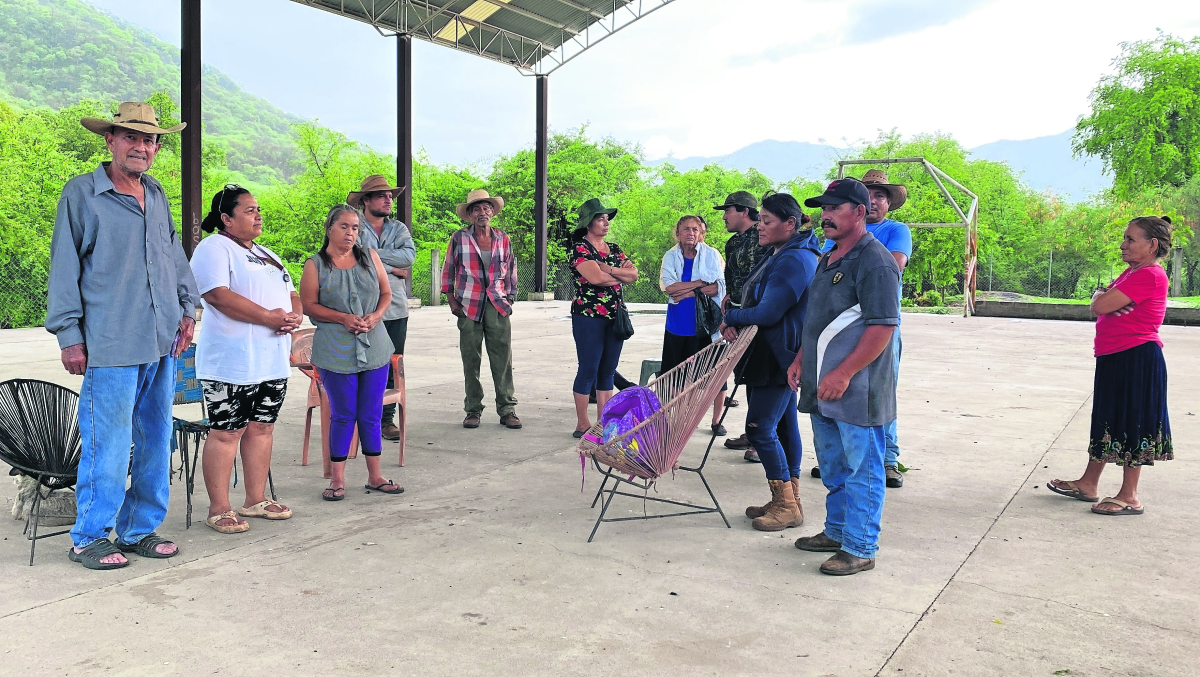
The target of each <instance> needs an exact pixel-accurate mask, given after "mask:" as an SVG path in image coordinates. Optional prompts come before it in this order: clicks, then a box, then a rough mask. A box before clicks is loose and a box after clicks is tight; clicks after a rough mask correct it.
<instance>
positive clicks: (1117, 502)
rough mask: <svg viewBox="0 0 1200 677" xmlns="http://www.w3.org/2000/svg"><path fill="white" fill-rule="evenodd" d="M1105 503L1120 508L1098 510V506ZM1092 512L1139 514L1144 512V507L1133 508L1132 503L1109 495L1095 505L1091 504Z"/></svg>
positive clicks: (1102, 513) (1101, 513) (1098, 513)
mask: <svg viewBox="0 0 1200 677" xmlns="http://www.w3.org/2000/svg"><path fill="white" fill-rule="evenodd" d="M1105 503H1108V504H1111V505H1115V506H1119V507H1120V508H1121V509H1120V510H1100V509H1099V506H1101V505H1104V504H1105ZM1092 512H1094V513H1096V514H1097V515H1140V514H1142V513H1144V512H1146V509H1145V508H1135V507H1133V506H1132V505H1129V504H1128V503H1126V502H1125V501H1122V500H1120V499H1117V498H1112V497H1111V496H1110V497H1108V498H1106V499H1104V500H1103V501H1100V502H1099V503H1097V504H1096V505H1093V506H1092Z"/></svg>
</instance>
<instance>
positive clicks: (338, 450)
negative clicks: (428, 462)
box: [321, 364, 390, 463]
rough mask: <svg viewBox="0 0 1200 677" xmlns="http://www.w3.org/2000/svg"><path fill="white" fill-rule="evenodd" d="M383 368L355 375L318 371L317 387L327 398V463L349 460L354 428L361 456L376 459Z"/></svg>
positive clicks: (384, 380)
mask: <svg viewBox="0 0 1200 677" xmlns="http://www.w3.org/2000/svg"><path fill="white" fill-rule="evenodd" d="M389 369H390V367H389V366H388V365H386V364H385V365H384V366H382V367H380V368H378V369H372V370H370V371H360V372H358V373H357V374H338V373H336V372H332V371H327V370H325V369H322V370H321V384H322V385H323V386H325V392H326V393H328V394H329V419H330V421H329V460H330V461H333V462H334V463H341V462H342V461H345V460H346V458H347V457H348V456H350V440H351V439H352V438H353V437H354V424H355V423H357V424H358V441H359V442H360V443H361V444H362V449H363V456H378V455H379V454H380V450H381V449H382V448H383V439H382V438H381V437H380V433H379V420H380V417H381V416H382V415H383V391H384V389H385V388H386V387H387V379H388V370H389Z"/></svg>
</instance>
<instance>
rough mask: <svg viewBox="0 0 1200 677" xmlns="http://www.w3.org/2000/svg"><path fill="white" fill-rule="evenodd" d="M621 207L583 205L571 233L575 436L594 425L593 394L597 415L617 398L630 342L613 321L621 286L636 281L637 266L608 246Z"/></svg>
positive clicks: (597, 203) (594, 202)
mask: <svg viewBox="0 0 1200 677" xmlns="http://www.w3.org/2000/svg"><path fill="white" fill-rule="evenodd" d="M616 215H617V210H616V209H608V208H605V207H604V205H602V204H601V203H600V200H599V199H597V198H592V199H590V200H588V201H587V202H585V203H583V206H581V207H580V208H579V220H578V222H577V223H576V228H575V231H574V232H573V233H572V234H571V239H572V240H573V242H572V249H571V253H570V261H571V269H572V270H573V271H574V272H575V276H574V281H575V300H574V301H572V302H571V333H572V334H573V335H574V337H575V353H576V355H577V356H578V357H579V368H578V370H577V371H576V372H575V384H574V385H573V386H572V388H571V390H572V391H573V394H574V396H575V418H576V422H575V433H574V435H575V437H576V438H580V437H583V433H585V432H587V429H588V428H590V427H592V423H591V421H590V420H589V419H588V395H589V394H590V393H591V391H592V387H593V386H595V389H596V415H597V418H599V414H600V412H602V411H604V405H605V404H606V403H607V402H608V399H609V398H610V397H612V394H613V374H614V373H615V372H616V370H617V362H618V361H620V359H621V348H622V347H623V345H624V343H623V341H621V340H620V339H618V338H616V337H615V336H614V335H613V318H614V317H616V314H617V306H618V305H620V302H621V285H622V284H625V283H629V282H635V281H636V280H637V278H638V271H637V268H635V267H634V265H633V262H632V261H630V260H629V257H627V256H625V253H624V252H622V251H621V248H620V247H618V246H617V245H615V244H613V243H611V242H605V241H604V236H605V235H608V222H609V220H610V219H612V218H614V217H616Z"/></svg>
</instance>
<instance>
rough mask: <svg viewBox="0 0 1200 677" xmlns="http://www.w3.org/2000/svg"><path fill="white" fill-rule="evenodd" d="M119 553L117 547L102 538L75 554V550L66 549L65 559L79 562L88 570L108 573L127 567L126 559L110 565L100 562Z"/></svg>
mask: <svg viewBox="0 0 1200 677" xmlns="http://www.w3.org/2000/svg"><path fill="white" fill-rule="evenodd" d="M119 552H121V551H120V550H118V549H117V546H115V545H113V544H112V541H110V540H108V539H107V538H104V539H101V540H99V541H94V542H93V543H91V544H90V545H88V546H87V547H86V548H84V549H83V550H80V551H79V552H75V548H70V549H68V550H67V558H68V559H70V560H71V561H72V562H79V563H80V564H82V565H83V566H85V567H87V568H88V569H95V570H97V571H108V570H109V569H120V568H121V567H127V566H129V560H128V559H126V560H125V561H124V562H115V563H112V564H109V563H108V562H101V561H100V560H101V559H103V558H105V557H108V556H109V555H115V554H117V553H119Z"/></svg>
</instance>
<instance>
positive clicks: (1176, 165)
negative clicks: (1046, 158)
mask: <svg viewBox="0 0 1200 677" xmlns="http://www.w3.org/2000/svg"><path fill="white" fill-rule="evenodd" d="M1113 65H1114V67H1115V70H1116V72H1115V73H1114V74H1112V75H1106V76H1104V77H1103V78H1101V79H1100V82H1099V84H1098V85H1097V86H1096V88H1095V89H1094V90H1093V91H1092V110H1091V114H1089V115H1088V116H1087V117H1084V118H1083V119H1082V120H1080V121H1079V124H1078V125H1076V127H1075V138H1074V144H1073V145H1074V150H1075V153H1076V155H1079V154H1083V153H1086V154H1088V155H1094V156H1097V157H1099V158H1100V159H1101V160H1102V161H1103V162H1104V166H1105V168H1106V169H1110V170H1112V172H1113V176H1114V182H1113V188H1114V189H1115V191H1116V192H1117V195H1118V196H1119V197H1121V198H1126V199H1128V198H1130V197H1133V196H1135V195H1137V194H1139V193H1140V192H1142V191H1143V190H1145V189H1147V188H1156V187H1159V186H1175V187H1179V186H1182V185H1184V184H1185V183H1187V182H1188V180H1189V179H1190V178H1191V177H1193V176H1195V175H1196V174H1197V173H1198V172H1200V37H1197V38H1192V39H1191V40H1180V39H1177V38H1174V37H1172V36H1170V35H1166V34H1163V33H1161V32H1160V33H1159V35H1158V37H1157V38H1155V39H1153V40H1144V41H1138V42H1127V43H1123V44H1122V45H1121V53H1120V55H1119V56H1118V57H1117V58H1116V59H1115V60H1114V62H1113Z"/></svg>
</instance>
